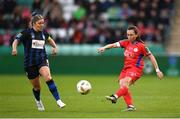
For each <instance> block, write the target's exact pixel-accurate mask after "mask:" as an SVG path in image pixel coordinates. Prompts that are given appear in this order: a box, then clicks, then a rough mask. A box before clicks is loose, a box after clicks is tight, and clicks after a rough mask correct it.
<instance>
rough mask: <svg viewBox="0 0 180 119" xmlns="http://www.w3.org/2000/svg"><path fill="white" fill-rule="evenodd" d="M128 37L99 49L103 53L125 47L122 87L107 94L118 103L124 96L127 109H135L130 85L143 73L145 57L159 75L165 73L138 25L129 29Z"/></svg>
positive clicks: (161, 75) (107, 97) (121, 76)
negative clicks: (143, 38) (140, 32)
mask: <svg viewBox="0 0 180 119" xmlns="http://www.w3.org/2000/svg"><path fill="white" fill-rule="evenodd" d="M127 38H128V39H125V40H121V41H119V42H116V43H112V44H108V45H106V46H104V47H101V48H99V49H98V52H100V53H102V52H104V51H105V50H106V49H110V48H119V47H121V48H124V57H125V58H124V67H123V69H122V71H121V73H120V76H119V85H120V88H119V89H118V90H117V91H116V93H115V94H114V95H110V96H106V99H107V100H110V101H111V102H112V103H116V102H117V99H118V98H120V97H121V96H123V98H124V100H125V102H126V104H127V109H126V110H125V111H134V110H136V108H135V107H134V105H133V102H132V97H131V93H130V91H129V86H130V85H131V84H133V83H135V81H137V80H138V79H139V78H140V77H141V75H142V74H143V67H144V61H143V57H144V56H146V57H148V58H149V59H150V60H151V62H152V64H153V66H154V68H155V70H156V73H157V76H158V77H159V78H160V79H162V78H163V73H162V72H161V71H160V69H159V67H158V64H157V62H156V59H155V57H154V56H153V54H152V53H151V52H150V51H149V49H148V48H147V47H146V46H145V44H144V43H143V41H142V40H141V39H140V35H139V30H138V28H137V27H136V26H130V27H129V28H128V29H127Z"/></svg>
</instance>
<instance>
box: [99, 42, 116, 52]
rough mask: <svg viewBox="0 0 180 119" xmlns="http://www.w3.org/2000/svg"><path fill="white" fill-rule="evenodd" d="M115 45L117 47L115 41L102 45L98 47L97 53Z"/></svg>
mask: <svg viewBox="0 0 180 119" xmlns="http://www.w3.org/2000/svg"><path fill="white" fill-rule="evenodd" d="M117 47H118V46H117V44H116V43H112V44H108V45H105V46H103V47H100V48H98V52H99V53H102V52H104V51H105V50H106V49H111V48H117Z"/></svg>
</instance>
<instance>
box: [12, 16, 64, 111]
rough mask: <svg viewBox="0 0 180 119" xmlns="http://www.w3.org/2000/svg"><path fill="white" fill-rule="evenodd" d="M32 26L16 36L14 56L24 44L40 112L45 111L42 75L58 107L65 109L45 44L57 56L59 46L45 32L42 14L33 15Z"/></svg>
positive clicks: (25, 63) (26, 64)
mask: <svg viewBox="0 0 180 119" xmlns="http://www.w3.org/2000/svg"><path fill="white" fill-rule="evenodd" d="M31 25H32V26H31V28H27V29H25V30H24V31H22V32H20V33H19V34H17V35H16V37H15V40H14V41H13V44H12V55H13V56H16V55H17V45H18V43H19V42H22V44H23V46H24V69H25V71H26V75H27V77H28V79H29V81H30V82H31V84H32V86H33V89H32V91H33V94H34V97H35V102H36V105H37V108H38V110H39V111H44V110H45V108H44V106H43V103H42V101H41V99H40V90H41V86H40V79H39V78H40V75H41V76H42V77H43V78H44V79H45V81H46V84H47V85H48V87H49V90H50V92H51V93H52V95H53V96H54V98H55V99H56V102H57V105H58V106H59V107H60V108H63V107H64V106H65V105H66V104H65V103H63V102H62V101H61V100H60V96H59V93H58V90H57V88H56V85H55V83H54V81H53V79H52V77H51V73H50V68H49V64H48V58H47V54H46V50H45V43H46V42H48V43H49V44H50V45H51V46H52V54H57V46H56V44H55V42H54V40H53V39H52V38H51V36H50V35H49V34H48V33H47V32H46V31H44V30H43V28H44V17H43V16H42V15H41V14H38V13H34V14H33V15H32V18H31Z"/></svg>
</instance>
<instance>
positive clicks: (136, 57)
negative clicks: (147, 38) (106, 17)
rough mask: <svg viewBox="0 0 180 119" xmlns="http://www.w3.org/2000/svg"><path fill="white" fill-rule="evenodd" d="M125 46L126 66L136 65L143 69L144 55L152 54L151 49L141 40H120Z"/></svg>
mask: <svg viewBox="0 0 180 119" xmlns="http://www.w3.org/2000/svg"><path fill="white" fill-rule="evenodd" d="M118 43H119V45H120V46H121V47H122V48H124V68H130V67H136V68H138V69H141V70H142V69H143V67H144V61H143V57H144V56H147V55H149V54H151V52H150V51H149V49H148V48H147V47H146V46H145V44H144V43H143V42H141V41H134V42H131V41H129V40H122V41H119V42H118Z"/></svg>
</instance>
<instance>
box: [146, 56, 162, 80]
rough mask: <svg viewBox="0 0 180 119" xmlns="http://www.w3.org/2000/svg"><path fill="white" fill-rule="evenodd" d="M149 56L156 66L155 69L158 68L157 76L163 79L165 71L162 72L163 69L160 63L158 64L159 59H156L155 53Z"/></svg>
mask: <svg viewBox="0 0 180 119" xmlns="http://www.w3.org/2000/svg"><path fill="white" fill-rule="evenodd" d="M148 58H149V59H150V60H151V62H152V64H153V66H154V68H155V70H156V73H157V76H158V77H159V79H162V78H163V73H162V72H161V70H160V69H159V67H158V64H157V61H156V59H155V57H154V55H153V54H150V55H149V56H148Z"/></svg>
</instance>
